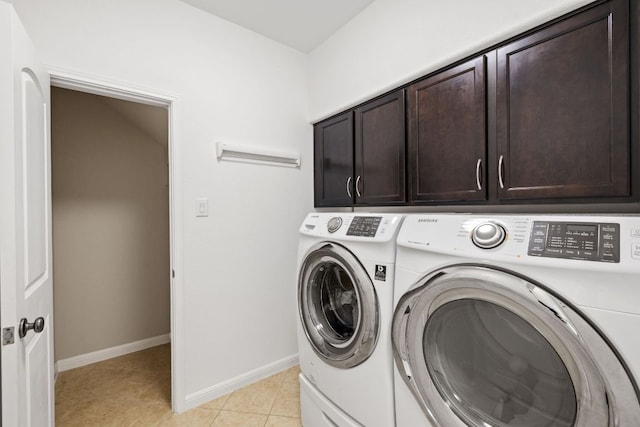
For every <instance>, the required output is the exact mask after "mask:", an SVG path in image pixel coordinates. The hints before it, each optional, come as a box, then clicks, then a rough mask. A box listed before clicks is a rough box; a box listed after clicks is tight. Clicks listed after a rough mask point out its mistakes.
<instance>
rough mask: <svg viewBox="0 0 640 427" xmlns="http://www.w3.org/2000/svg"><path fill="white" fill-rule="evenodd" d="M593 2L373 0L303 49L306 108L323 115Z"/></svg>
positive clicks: (313, 114) (314, 115) (314, 114)
mask: <svg viewBox="0 0 640 427" xmlns="http://www.w3.org/2000/svg"><path fill="white" fill-rule="evenodd" d="M591 1H592V0H530V1H513V0H488V1H477V0H459V1H425V0H376V1H375V2H373V4H371V6H369V7H368V8H367V9H365V10H364V11H363V12H362V13H360V14H359V15H358V16H356V17H355V18H354V19H352V20H351V21H350V22H349V23H347V24H346V25H345V26H344V27H342V28H341V29H340V30H339V31H338V32H337V33H336V34H334V35H333V36H332V37H331V38H330V39H329V40H327V41H326V42H325V43H323V44H322V45H321V46H319V47H318V48H316V49H315V50H314V51H313V52H311V54H310V55H309V76H310V80H309V100H310V106H309V114H310V118H311V120H312V121H314V122H315V121H317V120H320V119H322V118H326V117H328V116H330V115H332V114H335V113H337V112H340V111H341V110H344V109H346V108H348V107H351V106H354V105H356V104H358V103H360V102H362V101H365V100H367V99H368V98H371V97H373V96H375V95H379V94H381V93H384V92H385V91H387V90H390V89H393V88H395V87H398V86H400V85H402V84H404V83H407V82H409V81H411V80H413V79H415V78H418V77H421V76H422V75H425V74H428V73H429V72H431V71H435V70H437V69H439V68H441V67H443V66H445V65H447V64H450V63H452V62H454V61H456V60H459V59H462V58H465V57H466V56H468V55H471V54H473V53H475V52H477V51H480V50H482V49H486V48H488V47H490V46H492V45H494V44H496V43H497V42H500V41H502V40H505V39H508V38H509V37H511V36H514V35H517V34H518V33H520V32H522V31H524V30H527V29H530V28H532V27H534V26H536V25H539V24H542V23H544V22H546V21H548V20H550V19H552V18H555V17H558V16H560V15H562V14H564V13H566V12H569V11H571V10H574V9H577V8H579V7H580V6H582V5H585V4H588V3H590V2H591Z"/></svg>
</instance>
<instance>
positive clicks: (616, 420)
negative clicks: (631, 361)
mask: <svg viewBox="0 0 640 427" xmlns="http://www.w3.org/2000/svg"><path fill="white" fill-rule="evenodd" d="M392 341H393V346H394V357H395V360H396V366H397V367H398V369H399V371H400V373H401V375H402V378H403V380H404V382H405V383H406V384H407V385H408V386H409V388H410V389H411V391H412V392H413V394H414V396H415V397H416V399H417V401H418V403H419V404H420V405H421V407H422V409H423V410H424V412H425V414H426V416H427V417H428V418H429V419H430V420H431V421H432V422H433V423H434V424H435V425H443V426H444V425H446V426H474V427H485V426H496V427H497V426H501V427H503V426H518V427H539V426H545V427H572V426H592V425H593V426H603V427H610V426H622V425H638V422H639V420H640V403H639V399H638V395H637V393H636V388H635V385H634V383H633V380H632V379H631V378H632V376H631V375H630V373H629V372H628V370H627V368H626V367H625V365H624V363H623V362H622V361H621V360H620V359H619V357H618V354H617V352H616V351H615V349H613V347H612V346H610V344H609V343H608V342H607V340H606V339H604V338H603V335H602V334H601V333H600V331H599V330H598V329H597V328H596V327H595V326H594V325H593V324H592V323H590V322H589V321H588V319H587V318H586V317H584V316H583V315H582V314H581V313H579V312H578V311H576V310H575V309H573V308H572V307H571V306H570V305H569V304H567V303H566V302H564V301H563V300H562V299H561V298H559V297H558V296H556V295H554V294H553V293H552V292H551V291H549V290H548V289H546V288H544V287H543V286H542V285H540V284H537V283H535V282H534V281H532V280H529V279H526V278H524V277H522V276H519V275H517V274H515V273H512V272H508V271H505V270H501V269H498V268H489V267H487V266H485V265H482V266H479V265H469V264H461V265H454V266H451V267H446V268H442V269H440V270H438V271H435V272H433V273H432V274H429V275H428V276H426V277H425V278H423V279H422V280H420V281H419V282H417V283H416V284H415V285H414V286H413V287H412V288H411V290H410V291H409V292H407V293H406V294H405V295H404V296H403V297H402V298H401V299H400V301H399V302H398V305H397V307H396V310H395V313H394V318H393V326H392Z"/></svg>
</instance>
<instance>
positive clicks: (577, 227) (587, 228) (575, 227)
mask: <svg viewBox="0 0 640 427" xmlns="http://www.w3.org/2000/svg"><path fill="white" fill-rule="evenodd" d="M567 231H578V232H584V233H595V232H596V231H598V226H597V225H591V224H589V225H585V224H567Z"/></svg>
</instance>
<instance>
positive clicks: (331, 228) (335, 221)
mask: <svg viewBox="0 0 640 427" xmlns="http://www.w3.org/2000/svg"><path fill="white" fill-rule="evenodd" d="M341 226H342V218H340V217H339V216H334V217H333V218H331V219H330V220H329V222H328V223H327V231H328V232H329V233H335V232H336V231H338V229H339V228H340V227H341Z"/></svg>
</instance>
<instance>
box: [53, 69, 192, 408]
mask: <svg viewBox="0 0 640 427" xmlns="http://www.w3.org/2000/svg"><path fill="white" fill-rule="evenodd" d="M47 68H48V71H49V75H50V77H51V86H55V87H59V88H62V89H71V90H75V91H79V92H85V93H90V94H94V95H101V96H107V97H110V98H117V99H121V100H124V101H131V102H136V103H140V104H146V105H152V106H156V107H164V108H167V112H168V126H169V129H168V142H167V143H168V146H167V152H168V162H169V269H170V271H168V272H167V273H168V274H169V282H170V288H171V291H170V306H171V330H170V337H171V409H172V410H173V412H176V413H180V412H183V411H184V410H185V409H186V404H185V388H184V378H185V369H184V367H185V363H184V360H185V354H184V351H183V349H184V348H185V346H184V334H183V331H184V329H183V326H184V311H183V301H184V298H183V294H182V289H183V283H182V271H183V265H184V264H183V257H182V254H183V252H184V251H183V247H182V245H183V241H184V234H183V219H182V188H181V186H180V183H181V182H182V144H181V139H180V137H179V136H180V135H181V132H180V130H181V127H180V99H179V98H178V96H177V95H175V94H172V93H168V92H164V91H159V90H155V89H149V88H143V87H139V86H134V85H131V84H128V83H123V82H119V81H113V80H110V79H107V78H104V77H98V76H93V75H87V74H82V73H79V72H77V71H69V70H64V69H61V68H57V67H51V66H48V67H47ZM54 287H55V283H54Z"/></svg>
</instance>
